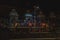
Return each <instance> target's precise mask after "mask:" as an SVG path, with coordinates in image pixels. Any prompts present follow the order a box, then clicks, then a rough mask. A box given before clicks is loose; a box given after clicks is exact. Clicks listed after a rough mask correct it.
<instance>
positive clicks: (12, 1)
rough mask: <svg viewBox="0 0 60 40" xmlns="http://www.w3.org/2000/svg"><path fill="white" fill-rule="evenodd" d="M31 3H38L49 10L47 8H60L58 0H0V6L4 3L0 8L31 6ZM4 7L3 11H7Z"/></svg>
mask: <svg viewBox="0 0 60 40" xmlns="http://www.w3.org/2000/svg"><path fill="white" fill-rule="evenodd" d="M33 4H39V6H40V8H41V9H45V10H49V9H53V10H56V9H59V10H60V1H58V0H56V1H55V0H54V1H52V0H0V7H1V5H4V6H2V8H0V9H3V10H4V8H5V7H6V6H7V7H9V6H15V7H17V8H18V7H19V8H31V7H32V5H33ZM27 5H28V6H27ZM3 7H4V8H3ZM7 7H6V8H7ZM6 8H5V10H4V11H7V9H8V8H7V9H6ZM0 12H1V11H0ZM2 12H3V11H2ZM2 12H1V13H2Z"/></svg>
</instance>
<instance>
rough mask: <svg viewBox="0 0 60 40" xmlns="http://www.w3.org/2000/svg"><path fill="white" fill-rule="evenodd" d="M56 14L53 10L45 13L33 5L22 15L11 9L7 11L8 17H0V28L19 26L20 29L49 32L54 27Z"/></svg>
mask: <svg viewBox="0 0 60 40" xmlns="http://www.w3.org/2000/svg"><path fill="white" fill-rule="evenodd" d="M55 21H56V15H55V13H54V12H52V11H51V12H49V15H46V14H45V13H44V11H43V10H41V9H40V8H39V6H34V8H33V10H32V11H31V10H29V9H28V10H25V13H24V14H23V16H20V15H19V14H18V12H17V11H16V9H12V10H11V11H10V13H9V18H8V19H4V18H1V20H0V26H1V28H6V27H7V28H9V29H10V28H14V29H16V28H20V30H24V28H25V30H26V28H27V29H28V31H31V32H33V31H36V32H49V31H52V30H54V28H55Z"/></svg>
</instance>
